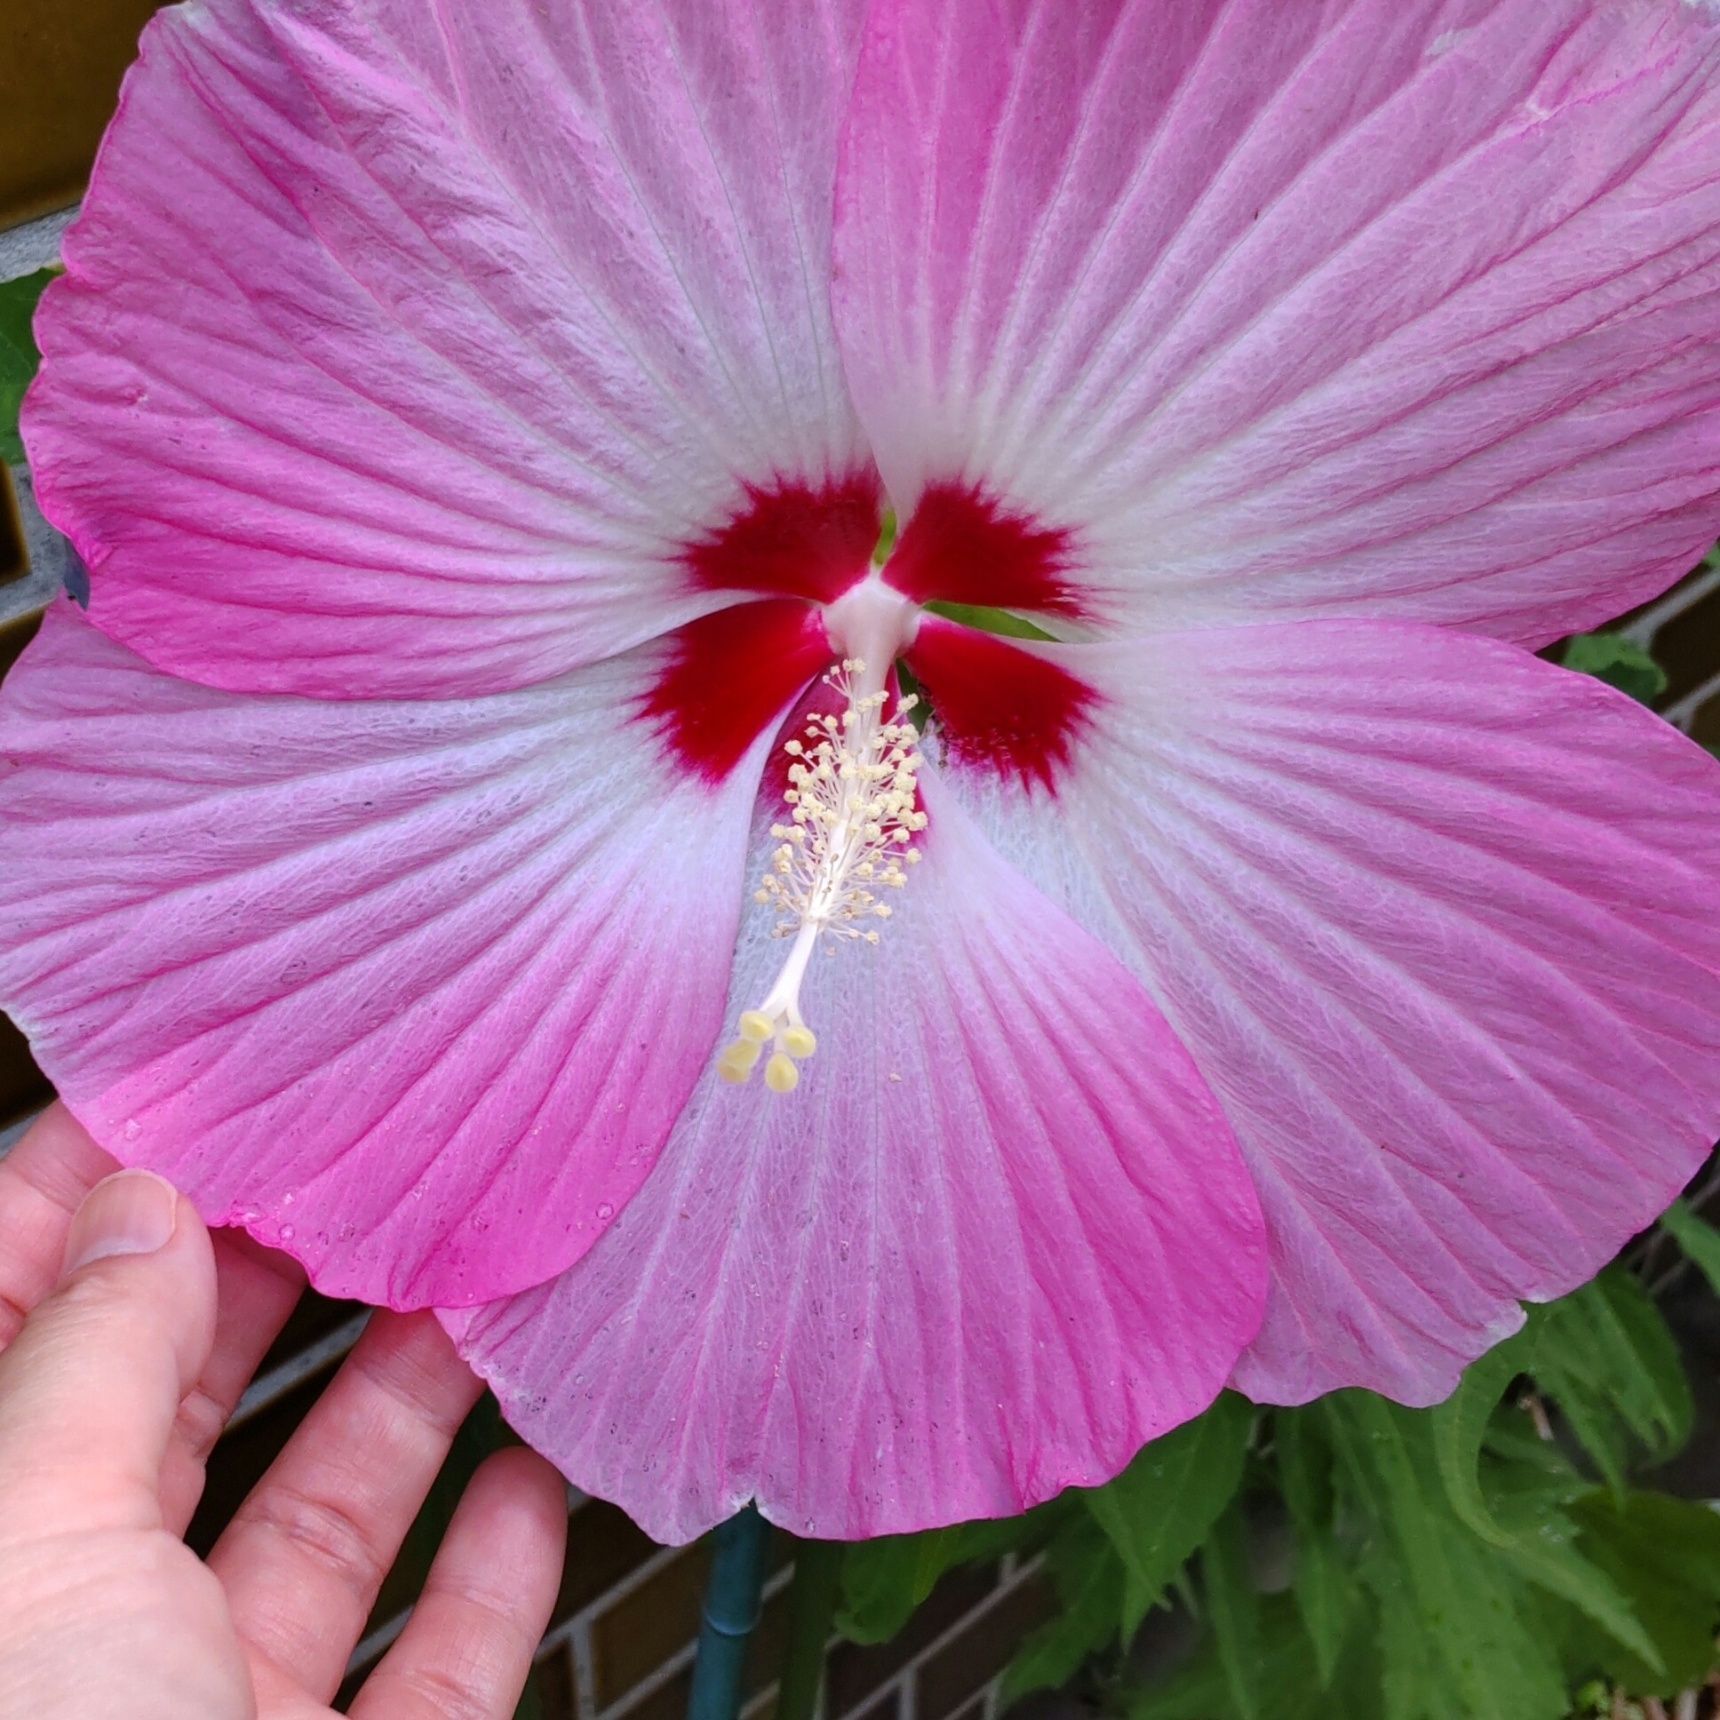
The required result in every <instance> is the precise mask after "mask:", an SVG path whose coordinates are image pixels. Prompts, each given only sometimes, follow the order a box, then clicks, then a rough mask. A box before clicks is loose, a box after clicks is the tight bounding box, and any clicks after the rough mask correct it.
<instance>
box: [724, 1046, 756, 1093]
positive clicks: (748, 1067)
mask: <svg viewBox="0 0 1720 1720" xmlns="http://www.w3.org/2000/svg"><path fill="white" fill-rule="evenodd" d="M763 1054H764V1047H763V1046H762V1045H755V1044H754V1043H753V1042H752V1041H751V1040H750V1039H736V1040H734V1041H733V1042H731V1043H730V1044H728V1045H725V1046H724V1047H723V1052H722V1055H721V1056H720V1057H719V1058H718V1059H717V1073H718V1074H719V1075H721V1076H722V1078H723V1079H724V1080H725V1081H731V1082H733V1083H734V1084H735V1085H736V1086H738V1085H739V1084H740V1083H741V1082H742V1081H744V1080H746V1078H747V1077H748V1076H749V1075H750V1074H752V1072H753V1070H754V1069H756V1068H757V1067H758V1060H759V1058H760V1057H761V1056H762V1055H763Z"/></svg>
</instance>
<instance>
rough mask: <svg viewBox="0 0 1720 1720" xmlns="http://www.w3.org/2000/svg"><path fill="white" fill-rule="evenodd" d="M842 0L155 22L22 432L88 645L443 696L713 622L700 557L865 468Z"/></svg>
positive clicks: (216, 679)
mask: <svg viewBox="0 0 1720 1720" xmlns="http://www.w3.org/2000/svg"><path fill="white" fill-rule="evenodd" d="M862 3H863V0H668V3H667V4H664V5H651V6H638V5H635V4H634V3H633V0H578V3H577V4H575V3H572V0H567V3H559V4H556V5H553V6H547V7H546V6H543V5H540V4H537V3H535V0H485V4H483V5H482V6H470V7H452V8H448V7H441V8H439V7H435V6H426V5H424V4H422V3H421V0H376V3H375V4H366V5H363V6H353V5H349V4H346V3H345V0H303V3H300V4H294V5H292V6H280V5H276V4H273V3H271V0H205V3H203V4H200V5H197V6H185V7H177V8H172V9H170V10H168V11H167V12H164V13H163V14H162V16H161V17H160V18H158V19H157V20H156V21H155V22H154V23H153V24H152V25H151V26H150V28H149V29H148V30H147V32H146V33H145V37H144V43H143V58H142V60H141V62H140V64H139V65H138V67H137V68H135V69H134V71H133V72H132V74H131V76H130V77H129V79H128V80H127V83H126V86H125V92H124V95H123V98H122V102H121V112H120V116H119V118H118V119H117V120H116V121H115V123H114V126H113V128H112V130H111V132H110V134H109V137H108V140H107V143H106V145H105V146H104V149H103V151H102V155H101V160H100V163H99V165H98V168H97V172H96V175H95V180H94V184H93V186H92V189H91V192H90V196H89V200H88V202H87V203H86V204H85V206H84V212H83V215H82V216H81V218H80V220H79V222H78V223H77V225H76V226H75V228H74V229H73V231H72V233H71V234H70V235H68V239H67V245H66V261H67V265H68V268H69V271H70V272H69V274H68V276H67V278H66V279H65V281H63V282H62V283H60V284H58V285H56V286H55V288H54V289H53V291H52V292H51V293H50V294H49V295H48V299H47V303H46V306H45V308H44V310H43V313H42V319H41V323H40V328H39V335H40V339H41V343H42V347H43V350H44V351H45V353H46V354H47V362H46V365H45V367H44V370H43V374H42V379H41V381H40V383H39V384H38V385H37V387H36V388H35V390H34V391H33V393H32V396H31V399H30V402H29V407H28V411H27V417H26V427H27V435H28V440H29V446H30V451H31V457H32V462H33V465H34V467H35V471H36V477H37V485H38V491H39V494H40V495H41V497H42V500H43V504H44V506H45V507H46V509H47V511H48V512H49V514H50V515H51V516H52V518H53V519H54V520H55V522H56V524H58V525H59V526H60V527H61V528H62V529H63V530H65V531H67V532H69V533H70V534H71V536H72V537H73V539H74V540H75V541H76V543H77V544H78V547H79V548H80V549H81V550H82V551H83V553H84V555H85V557H86V559H87V560H88V561H89V562H90V564H91V566H92V568H93V569H94V570H95V575H96V577H95V582H94V602H93V609H92V613H93V615H94V617H95V620H96V621H97V623H98V625H100V626H101V627H103V628H104V629H106V630H107V631H109V632H111V633H113V634H114V635H115V636H116V637H118V638H120V639H122V640H124V641H126V642H127V643H130V644H132V645H133V646H134V647H135V648H136V649H138V650H140V651H142V652H143V653H144V654H145V655H146V656H147V657H148V658H149V659H150V660H151V661H152V662H154V663H156V664H157V665H158V666H160V667H163V668H167V669H170V670H172V671H173V672H175V673H178V674H182V675H186V676H189V677H191V678H194V679H198V680H202V681H205V682H208V683H211V684H214V685H221V686H229V687H234V688H237V689H240V690H246V689H262V690H277V691H291V692H309V693H314V694H318V695H324V696H329V697H334V698H345V697H352V696H354V695H357V696H361V697H380V696H389V695H422V696H438V695H450V694H453V695H463V694H468V693H474V692H489V691H498V690H503V689H505V688H509V687H517V686H521V685H526V684H529V683H531V682H533V681H536V680H540V679H543V678H545V677H547V676H550V675H554V674H559V673H562V672H564V671H565V670H567V669H568V668H571V667H573V666H576V665H577V664H580V663H584V662H590V661H593V660H595V659H597V658H600V657H603V656H606V655H608V654H610V653H612V652H616V651H619V650H622V649H625V648H626V647H628V646H630V645H633V644H635V643H637V642H639V641H641V640H644V639H646V638H649V637H652V636H654V635H655V634H658V633H660V632H663V631H665V630H666V629H668V628H670V627H673V626H675V625H677V624H678V623H679V622H682V621H685V620H687V619H688V618H690V617H692V616H694V615H697V614H699V613H702V612H704V611H706V610H710V609H712V608H715V607H718V606H719V605H720V604H721V603H722V602H723V601H724V600H725V599H724V598H723V596H722V595H721V594H720V593H719V592H717V591H714V590H713V583H721V582H713V581H712V580H710V579H708V578H705V577H703V576H702V575H701V573H700V572H699V571H698V570H696V569H694V568H692V567H690V566H688V565H686V563H687V561H688V559H689V555H690V553H691V552H692V551H693V549H694V546H697V545H698V544H700V543H702V542H703V541H704V540H706V539H708V538H709V537H710V536H711V535H712V534H713V533H715V532H719V531H720V530H721V529H722V528H723V526H724V522H725V521H726V520H728V519H729V517H730V516H731V515H732V514H736V513H744V512H745V511H746V510H747V509H748V508H749V507H750V506H751V504H752V502H753V501H754V500H755V499H756V497H757V496H758V495H760V494H764V495H767V496H768V495H771V494H773V493H775V492H776V491H778V490H785V491H786V492H787V493H788V494H790V495H791V496H797V495H801V494H803V493H807V492H812V493H817V492H821V491H823V490H824V489H826V488H831V489H833V490H834V491H836V492H837V493H838V495H839V496H840V495H843V494H846V491H847V489H849V488H851V487H852V485H853V484H854V482H855V481H856V480H855V478H854V473H855V472H856V470H857V469H859V470H862V471H863V470H864V468H865V465H866V458H865V449H864V445H863V442H862V441H861V439H860V436H859V432H858V429H857V427H856V425H855V422H854V419H853V413H852V410H851V408H850V406H849V404H848V400H847V396H846V394H845V392H844V389H843V385H842V380H841V370H840V364H839V362H838V359H837V356H836V352H835V345H834V336H833V334H832V332H831V329H830V316H829V304H828V291H827V282H828V275H829V228H830V203H831V196H832V182H833V177H834V171H835V170H834V150H835V138H836V130H837V124H838V116H839V112H840V107H841V103H842V100H843V98H844V97H845V94H846V91H847V88H848V84H849V81H850V76H851V68H852V62H853V59H854V55H855V52H856V37H857V32H858V26H859V22H860V12H861V9H862ZM873 536H875V533H870V534H867V536H866V541H865V544H864V547H863V550H862V553H861V557H860V562H861V564H862V565H863V563H864V555H865V552H866V551H869V550H870V547H871V542H872V537H873ZM727 583H728V584H730V585H732V584H734V583H735V580H734V578H733V577H732V576H731V577H730V578H729V579H728V581H727Z"/></svg>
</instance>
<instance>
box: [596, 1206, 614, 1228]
mask: <svg viewBox="0 0 1720 1720" xmlns="http://www.w3.org/2000/svg"><path fill="white" fill-rule="evenodd" d="M614 1216H615V1208H614V1206H613V1204H612V1203H611V1202H609V1201H605V1202H604V1203H603V1204H602V1206H600V1207H599V1208H598V1209H597V1222H598V1223H599V1224H607V1223H608V1222H609V1221H610V1219H612V1218H613V1217H614Z"/></svg>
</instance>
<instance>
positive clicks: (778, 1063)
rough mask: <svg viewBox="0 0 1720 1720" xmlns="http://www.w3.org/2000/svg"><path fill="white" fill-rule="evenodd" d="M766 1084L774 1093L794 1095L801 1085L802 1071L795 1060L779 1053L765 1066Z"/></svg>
mask: <svg viewBox="0 0 1720 1720" xmlns="http://www.w3.org/2000/svg"><path fill="white" fill-rule="evenodd" d="M764 1084H765V1086H767V1087H768V1088H769V1089H770V1090H771V1092H773V1093H792V1092H793V1091H794V1090H795V1088H796V1087H798V1086H799V1085H800V1071H799V1070H798V1069H796V1068H795V1066H794V1059H793V1058H791V1057H785V1056H783V1054H782V1053H781V1052H780V1051H778V1052H777V1053H776V1054H775V1055H774V1056H773V1057H772V1058H771V1060H770V1061H769V1062H768V1063H767V1064H765V1066H764Z"/></svg>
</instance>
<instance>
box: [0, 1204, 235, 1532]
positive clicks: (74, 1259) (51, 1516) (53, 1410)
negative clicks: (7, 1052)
mask: <svg viewBox="0 0 1720 1720" xmlns="http://www.w3.org/2000/svg"><path fill="white" fill-rule="evenodd" d="M214 1329H215V1256H214V1252H213V1250H212V1249H211V1247H210V1244H209V1233H208V1231H207V1230H205V1229H204V1228H203V1221H202V1220H201V1219H200V1218H199V1217H198V1216H197V1213H196V1211H195V1210H194V1209H193V1207H192V1205H191V1203H190V1202H189V1201H188V1200H186V1199H184V1198H183V1196H181V1195H179V1194H177V1193H176V1192H175V1191H174V1189H173V1187H172V1185H171V1184H170V1183H166V1182H164V1181H162V1179H161V1178H160V1177H158V1176H155V1175H153V1174H152V1173H151V1172H149V1171H120V1172H119V1173H118V1174H117V1175H114V1176H111V1177H108V1178H107V1179H106V1180H105V1181H103V1182H99V1183H97V1184H96V1186H95V1187H94V1188H93V1189H91V1190H90V1192H89V1194H88V1195H87V1196H86V1197H85V1199H84V1203H83V1205H82V1206H80V1207H79V1208H78V1211H77V1213H76V1215H75V1216H74V1217H73V1219H72V1225H71V1230H70V1233H69V1235H68V1237H67V1243H66V1266H65V1270H64V1271H63V1272H62V1274H61V1278H60V1283H59V1285H58V1287H57V1288H56V1289H55V1290H54V1292H53V1293H52V1294H51V1295H50V1296H49V1297H48V1298H47V1299H46V1300H45V1301H44V1302H43V1303H42V1304H41V1306H40V1307H38V1308H37V1309H36V1310H35V1311H34V1312H33V1313H32V1314H31V1315H30V1317H29V1319H28V1320H26V1321H25V1323H24V1327H23V1330H22V1331H21V1332H20V1333H19V1334H18V1336H17V1338H16V1339H14V1340H13V1342H12V1344H11V1346H10V1348H8V1349H7V1350H6V1352H5V1353H4V1355H0V1522H3V1523H4V1526H5V1528H6V1529H8V1530H11V1529H15V1528H17V1527H18V1526H19V1524H20V1523H21V1522H22V1521H26V1520H30V1519H37V1520H40V1521H41V1522H42V1524H43V1526H44V1527H51V1528H53V1529H55V1530H57V1531H66V1530H78V1529H105V1528H151V1527H155V1526H157V1525H159V1523H160V1521H161V1514H160V1505H159V1501H158V1488H159V1484H160V1477H161V1465H162V1459H163V1457H164V1456H165V1454H166V1451H167V1445H168V1440H169V1438H170V1437H171V1435H172V1432H173V1423H174V1419H175V1417H176V1416H177V1415H178V1413H179V1405H180V1402H181V1400H182V1399H183V1398H184V1397H185V1394H186V1393H187V1392H188V1391H190V1389H191V1387H192V1385H193V1384H194V1383H195V1382H196V1380H197V1378H198V1376H199V1375H200V1374H201V1373H202V1371H203V1365H204V1363H205V1362H206V1361H207V1360H208V1358H209V1349H210V1345H211V1344H212V1343H213V1341H214Z"/></svg>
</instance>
